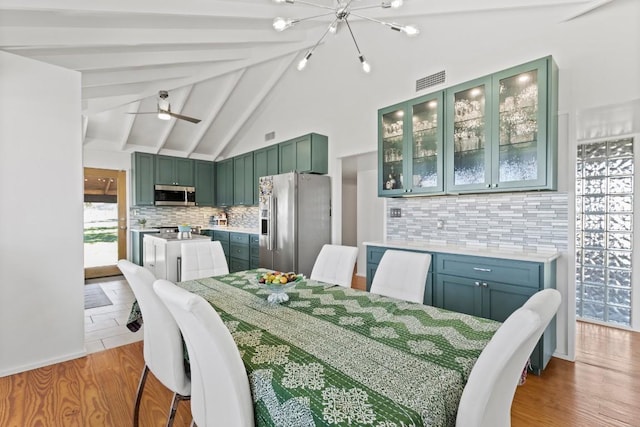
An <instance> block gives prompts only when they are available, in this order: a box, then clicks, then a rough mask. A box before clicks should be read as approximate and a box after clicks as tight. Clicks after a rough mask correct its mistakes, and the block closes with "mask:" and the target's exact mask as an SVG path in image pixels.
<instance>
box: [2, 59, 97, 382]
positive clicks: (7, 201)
mask: <svg viewBox="0 0 640 427" xmlns="http://www.w3.org/2000/svg"><path fill="white" fill-rule="evenodd" d="M0 70H2V71H1V78H0V94H1V95H0V195H1V198H2V204H1V205H0V236H2V238H0V343H1V344H0V376H5V375H9V374H12V373H15V372H20V371H24V370H28V369H32V368H35V367H39V366H44V365H49V364H52V363H56V362H59V361H62V360H67V359H71V358H75V357H79V356H82V355H84V354H85V352H84V301H83V284H84V272H83V212H82V200H83V175H82V143H81V129H82V128H81V105H80V73H78V72H75V71H70V70H66V69H63V68H59V67H55V66H51V65H48V64H44V63H41V62H37V61H33V60H30V59H25V58H22V57H19V56H15V55H11V54H8V53H5V52H2V51H0Z"/></svg>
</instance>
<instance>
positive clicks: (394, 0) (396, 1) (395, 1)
mask: <svg viewBox="0 0 640 427" xmlns="http://www.w3.org/2000/svg"><path fill="white" fill-rule="evenodd" d="M402 3H403V0H391V7H392V8H394V9H397V8H399V7H400V6H402Z"/></svg>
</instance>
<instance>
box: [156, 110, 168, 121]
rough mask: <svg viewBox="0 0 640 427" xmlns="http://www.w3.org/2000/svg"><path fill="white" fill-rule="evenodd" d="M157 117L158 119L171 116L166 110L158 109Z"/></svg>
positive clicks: (165, 118)
mask: <svg viewBox="0 0 640 427" xmlns="http://www.w3.org/2000/svg"><path fill="white" fill-rule="evenodd" d="M158 118H159V119H160V120H170V119H171V116H170V115H169V113H167V112H166V111H159V112H158Z"/></svg>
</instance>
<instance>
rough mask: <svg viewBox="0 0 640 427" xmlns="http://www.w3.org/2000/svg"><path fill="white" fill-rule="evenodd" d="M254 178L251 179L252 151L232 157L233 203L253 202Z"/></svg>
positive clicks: (247, 204)
mask: <svg viewBox="0 0 640 427" xmlns="http://www.w3.org/2000/svg"><path fill="white" fill-rule="evenodd" d="M254 194H255V180H254V179H253V152H250V153H246V154H242V155H240V156H236V157H234V158H233V204H234V205H235V206H242V205H246V206H251V205H253V204H254V202H253V199H254Z"/></svg>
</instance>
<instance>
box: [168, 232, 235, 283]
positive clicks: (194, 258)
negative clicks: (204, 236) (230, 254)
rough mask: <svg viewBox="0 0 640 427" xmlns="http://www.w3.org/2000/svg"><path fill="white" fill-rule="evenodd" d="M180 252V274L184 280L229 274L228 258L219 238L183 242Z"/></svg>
mask: <svg viewBox="0 0 640 427" xmlns="http://www.w3.org/2000/svg"><path fill="white" fill-rule="evenodd" d="M180 252H181V253H180V257H181V258H182V269H181V270H180V276H181V280H183V281H184V280H194V279H202V278H204V277H211V276H221V275H223V274H229V266H228V264H227V258H226V257H225V256H224V250H223V249H222V245H221V244H220V242H218V241H217V240H215V241H214V240H203V241H202V242H190V243H183V244H182V246H181V248H180Z"/></svg>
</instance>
